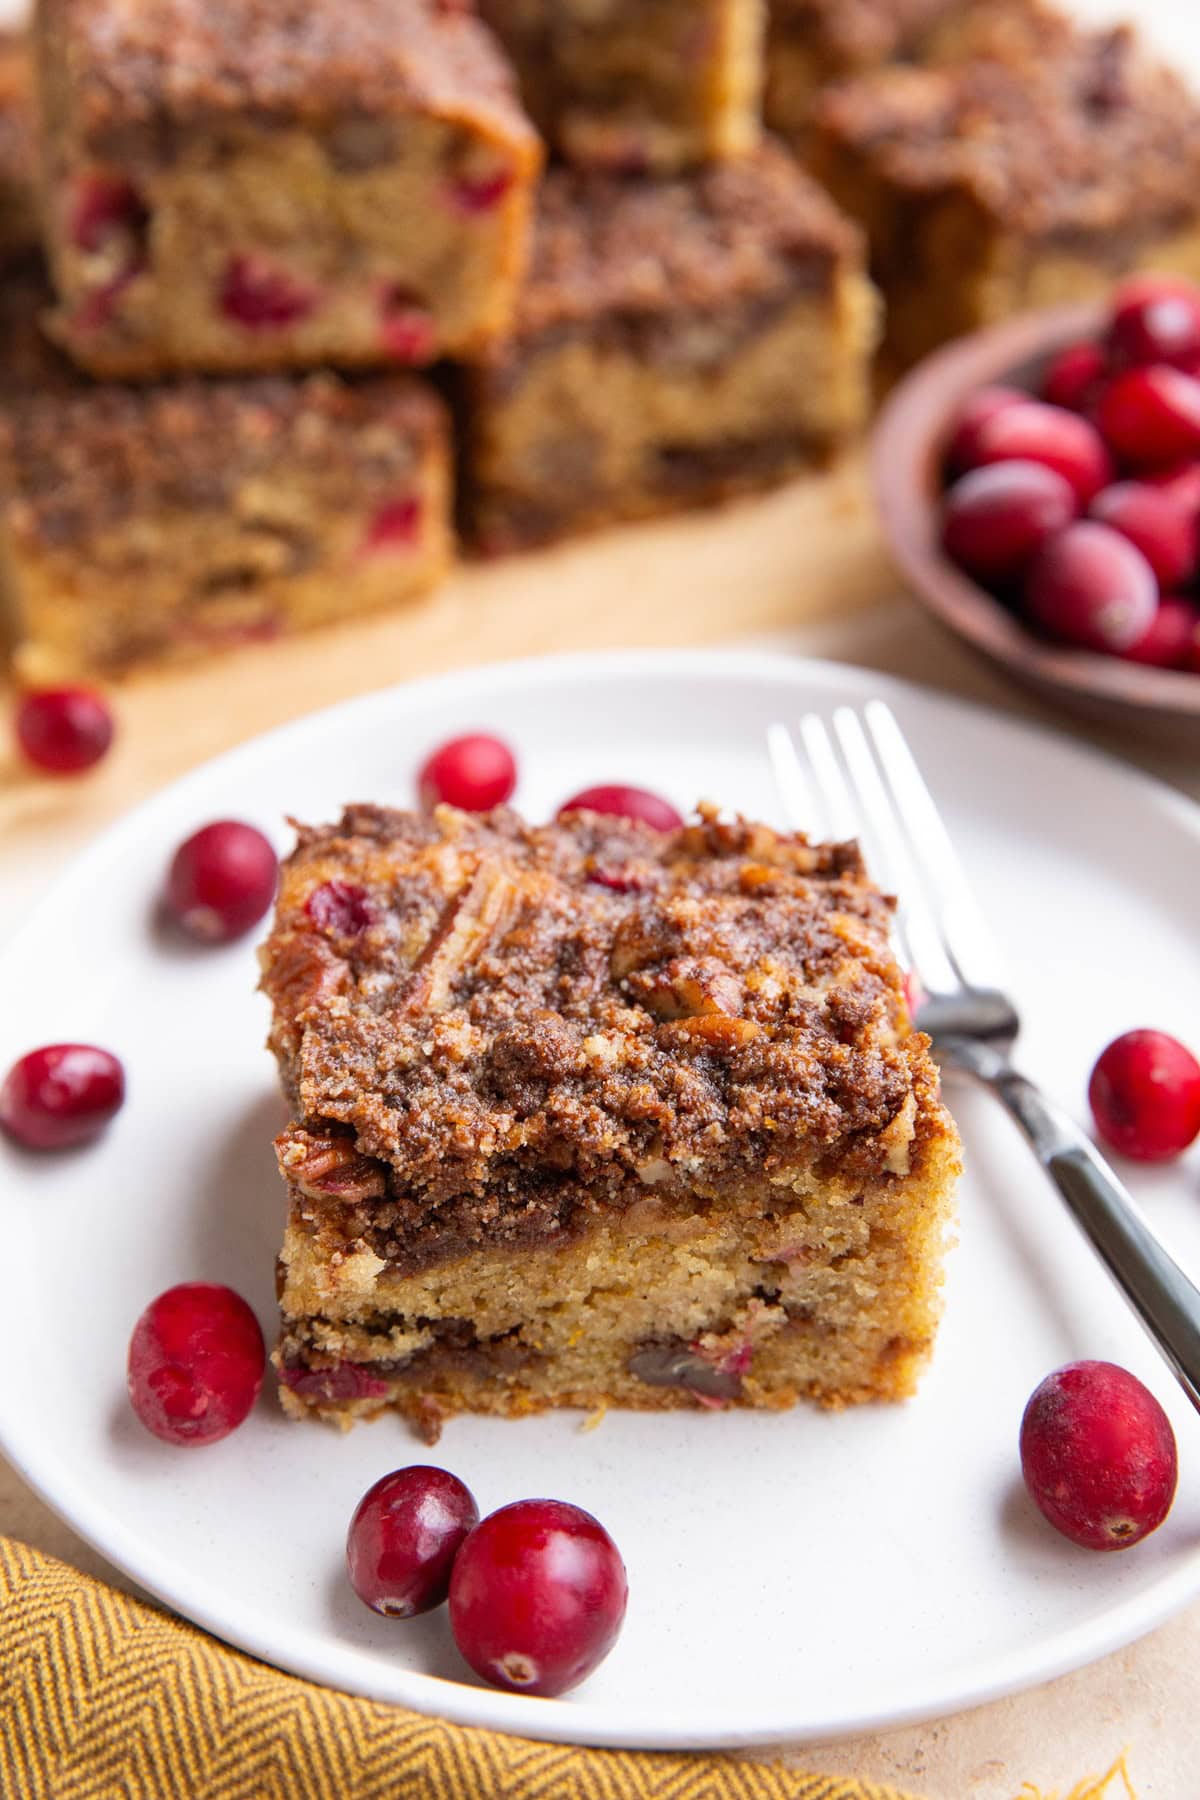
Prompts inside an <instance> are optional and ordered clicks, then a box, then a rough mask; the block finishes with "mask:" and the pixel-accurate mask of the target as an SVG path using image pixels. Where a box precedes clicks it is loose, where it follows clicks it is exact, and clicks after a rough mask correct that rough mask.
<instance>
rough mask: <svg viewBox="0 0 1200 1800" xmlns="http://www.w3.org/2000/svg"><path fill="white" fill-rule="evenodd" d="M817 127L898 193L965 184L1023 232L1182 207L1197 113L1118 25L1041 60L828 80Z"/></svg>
mask: <svg viewBox="0 0 1200 1800" xmlns="http://www.w3.org/2000/svg"><path fill="white" fill-rule="evenodd" d="M818 118H819V121H820V125H821V128H822V130H823V132H824V133H825V134H826V135H827V136H828V137H829V138H830V139H831V140H832V141H833V142H834V143H835V144H836V143H842V144H846V145H849V146H852V147H853V148H854V150H855V151H856V153H857V154H859V155H861V156H863V157H865V158H867V159H868V160H869V161H870V162H871V163H872V165H873V166H874V167H875V168H876V169H877V170H878V172H879V173H880V174H881V175H882V176H883V177H884V178H885V179H886V180H888V181H890V182H891V183H892V184H894V185H895V186H896V187H898V188H900V189H906V188H907V189H910V190H912V189H915V190H919V191H920V190H923V191H931V192H950V191H953V190H954V189H955V188H956V187H961V188H965V189H967V190H968V191H969V192H970V193H972V194H973V195H974V196H975V197H976V199H977V200H978V201H979V203H980V205H982V206H983V207H985V208H987V209H988V210H989V211H990V212H992V213H993V214H994V215H996V216H997V217H999V218H1001V219H1002V220H1003V221H1004V222H1005V223H1007V224H1009V225H1011V226H1012V227H1013V228H1014V229H1018V230H1021V231H1024V232H1027V233H1030V234H1035V233H1036V234H1051V233H1054V232H1056V231H1060V232H1100V231H1104V230H1106V229H1110V228H1116V227H1121V226H1125V227H1128V225H1129V224H1130V223H1131V222H1133V223H1138V222H1140V221H1143V220H1144V219H1145V218H1146V217H1147V216H1149V217H1152V218H1158V219H1162V218H1164V217H1165V218H1172V217H1179V216H1190V215H1192V214H1193V213H1194V211H1195V204H1196V198H1195V196H1196V183H1197V178H1198V177H1200V109H1198V108H1197V105H1196V102H1195V101H1194V99H1193V98H1192V96H1191V94H1190V93H1189V92H1188V90H1187V88H1186V86H1185V85H1184V83H1183V82H1182V81H1181V80H1180V79H1179V78H1178V77H1177V76H1176V75H1175V74H1174V72H1173V71H1172V70H1170V69H1168V68H1166V67H1165V66H1163V65H1161V64H1159V63H1158V62H1156V61H1154V60H1153V59H1152V58H1150V57H1148V56H1147V55H1146V54H1145V53H1144V52H1143V51H1142V49H1141V48H1140V46H1139V42H1138V39H1137V36H1136V34H1135V33H1134V32H1133V31H1132V30H1130V29H1129V28H1128V27H1118V28H1117V29H1115V30H1111V31H1099V32H1073V33H1070V34H1069V35H1068V36H1067V37H1066V38H1065V39H1064V41H1062V42H1061V43H1057V44H1056V46H1055V54H1054V55H1053V56H1050V57H1046V58H1045V59H1042V60H1037V59H1033V60H1029V61H1017V60H1013V61H1005V60H1003V59H1000V58H980V59H976V60H968V61H966V62H963V63H961V64H958V65H953V66H949V67H946V68H937V69H913V68H897V69H887V70H881V71H878V72H876V73H874V74H870V75H864V76H861V77H859V78H858V79H856V80H854V81H851V82H847V83H845V84H843V85H842V86H840V87H838V88H835V89H833V90H832V91H831V92H830V93H829V94H827V95H826V96H825V98H824V99H823V101H822V103H821V104H820V107H819V109H818Z"/></svg>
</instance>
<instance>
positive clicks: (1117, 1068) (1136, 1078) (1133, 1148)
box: [1088, 1031, 1200, 1162]
mask: <svg viewBox="0 0 1200 1800" xmlns="http://www.w3.org/2000/svg"><path fill="white" fill-rule="evenodd" d="M1088 1101H1089V1103H1090V1105H1091V1108H1092V1113H1093V1115H1094V1117H1095V1120H1096V1129H1097V1131H1098V1132H1099V1134H1100V1136H1101V1137H1102V1138H1103V1139H1104V1142H1105V1143H1106V1144H1110V1145H1111V1146H1112V1148H1113V1149H1114V1150H1119V1151H1120V1152H1121V1154H1122V1155H1123V1156H1132V1157H1134V1158H1136V1159H1137V1161H1139V1162H1167V1161H1169V1159H1170V1158H1171V1157H1173V1156H1178V1155H1179V1154H1180V1152H1181V1151H1183V1150H1186V1149H1187V1147H1188V1145H1189V1144H1191V1143H1194V1141H1195V1139H1196V1138H1197V1137H1198V1136H1200V1062H1197V1060H1196V1058H1195V1057H1194V1056H1193V1055H1192V1053H1191V1051H1190V1050H1189V1049H1188V1048H1187V1046H1186V1045H1185V1044H1181V1043H1180V1042H1179V1039H1178V1038H1173V1037H1171V1036H1170V1035H1169V1034H1168V1033H1167V1032H1165V1031H1126V1032H1124V1033H1122V1035H1121V1036H1120V1037H1119V1038H1114V1039H1113V1041H1112V1043H1111V1044H1109V1045H1108V1047H1107V1048H1106V1049H1105V1050H1103V1051H1102V1052H1101V1053H1100V1056H1099V1057H1098V1058H1097V1061H1096V1065H1095V1067H1094V1068H1093V1070H1092V1074H1091V1080H1090V1081H1089V1082H1088Z"/></svg>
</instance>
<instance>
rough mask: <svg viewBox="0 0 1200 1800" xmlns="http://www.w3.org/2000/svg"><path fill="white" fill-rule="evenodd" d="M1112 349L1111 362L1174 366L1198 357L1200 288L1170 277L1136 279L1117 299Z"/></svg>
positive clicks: (1110, 331) (1110, 339)
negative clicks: (1172, 364)
mask: <svg viewBox="0 0 1200 1800" xmlns="http://www.w3.org/2000/svg"><path fill="white" fill-rule="evenodd" d="M1108 346H1109V349H1110V351H1111V353H1112V357H1113V361H1114V362H1120V363H1125V364H1128V365H1135V364H1139V363H1174V364H1175V365H1176V366H1177V367H1184V366H1186V365H1187V364H1188V363H1191V362H1194V360H1195V358H1196V356H1197V355H1198V354H1200V289H1196V288H1194V287H1193V286H1192V285H1191V283H1190V282H1187V281H1183V280H1181V279H1180V278H1179V277H1178V276H1172V275H1134V276H1133V277H1131V278H1130V280H1128V281H1124V282H1122V283H1121V285H1120V287H1119V288H1118V289H1117V291H1116V294H1115V296H1114V299H1113V308H1112V322H1111V324H1110V325H1109V328H1108Z"/></svg>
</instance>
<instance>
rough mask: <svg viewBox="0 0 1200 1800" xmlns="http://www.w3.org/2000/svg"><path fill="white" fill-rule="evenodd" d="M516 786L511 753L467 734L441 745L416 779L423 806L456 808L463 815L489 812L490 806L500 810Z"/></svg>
mask: <svg viewBox="0 0 1200 1800" xmlns="http://www.w3.org/2000/svg"><path fill="white" fill-rule="evenodd" d="M516 785H517V764H516V758H515V757H514V756H513V753H512V751H511V750H510V749H509V747H508V745H507V744H504V743H501V741H500V739H499V738H495V737H488V736H487V735H486V734H485V733H483V732H468V734H467V735H466V736H465V737H456V738H451V739H450V742H449V743H448V744H442V745H440V746H439V747H438V749H436V750H435V751H434V753H433V755H432V756H430V757H429V758H428V759H427V761H426V762H425V764H424V765H423V767H422V769H421V772H420V774H419V775H418V777H417V788H418V790H419V792H420V795H421V804H422V805H423V806H437V805H439V804H441V805H445V806H457V807H461V809H462V811H463V812H490V811H491V809H492V807H493V806H503V805H504V802H505V801H506V800H508V799H509V798H511V796H512V792H513V789H514V788H515V787H516Z"/></svg>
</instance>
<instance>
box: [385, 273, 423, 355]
mask: <svg viewBox="0 0 1200 1800" xmlns="http://www.w3.org/2000/svg"><path fill="white" fill-rule="evenodd" d="M379 332H380V337H381V339H382V342H383V348H384V350H385V352H386V353H387V355H388V356H390V357H391V359H392V361H393V362H398V363H430V362H432V361H433V360H434V358H435V357H436V355H437V330H436V328H435V326H434V323H433V315H432V314H431V313H430V311H429V309H428V307H426V306H423V305H422V303H421V301H420V300H419V298H418V297H417V295H415V294H414V293H413V292H412V290H411V288H406V287H400V286H394V287H389V288H387V289H386V290H385V292H384V295H383V300H382V302H381V305H380V322H379Z"/></svg>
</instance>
